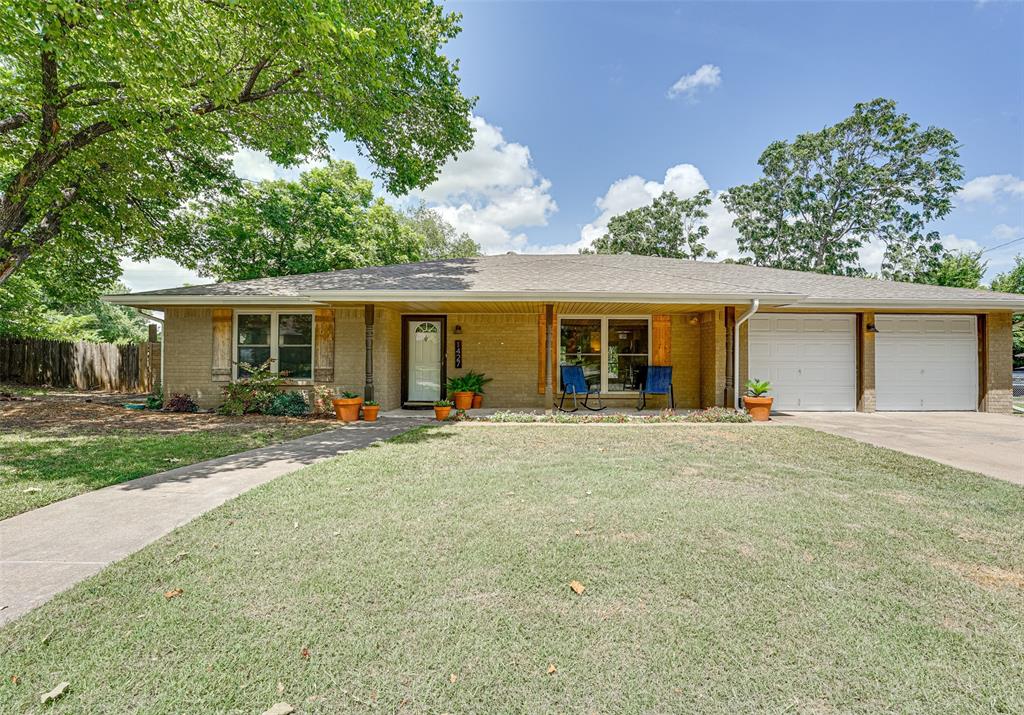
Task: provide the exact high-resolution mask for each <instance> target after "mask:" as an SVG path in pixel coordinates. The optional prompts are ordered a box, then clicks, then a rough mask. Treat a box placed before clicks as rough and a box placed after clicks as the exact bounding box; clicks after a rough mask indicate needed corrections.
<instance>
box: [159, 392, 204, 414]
mask: <svg viewBox="0 0 1024 715" xmlns="http://www.w3.org/2000/svg"><path fill="white" fill-rule="evenodd" d="M163 405H164V406H163V410H164V412H198V411H199V405H197V404H196V401H195V400H193V399H192V395H186V394H185V393H183V392H175V393H174V394H173V395H171V396H170V397H168V398H167V399H166V400H164V403H163Z"/></svg>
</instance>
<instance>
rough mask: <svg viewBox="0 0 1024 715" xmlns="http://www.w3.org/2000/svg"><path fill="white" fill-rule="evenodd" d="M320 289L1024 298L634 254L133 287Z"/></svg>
mask: <svg viewBox="0 0 1024 715" xmlns="http://www.w3.org/2000/svg"><path fill="white" fill-rule="evenodd" d="M321 291H330V292H335V291H341V292H347V291H374V292H381V291H401V292H402V294H405V293H406V291H408V296H409V297H410V299H415V297H416V294H417V293H418V292H424V291H426V292H431V293H436V292H446V293H447V292H450V293H452V294H453V298H454V297H457V296H459V295H461V296H462V297H471V296H473V295H474V294H487V293H495V292H500V293H503V294H508V293H521V294H523V298H524V299H529V298H530V295H531V294H536V295H541V294H545V293H548V294H550V293H558V294H576V293H578V294H580V295H581V297H582V296H583V295H584V294H588V295H594V294H598V293H610V294H617V295H635V296H636V298H637V300H643V297H644V296H645V295H660V296H674V295H678V296H679V298H680V299H683V298H685V297H686V296H687V295H700V296H713V295H723V296H726V295H729V296H736V295H750V296H752V297H754V296H761V297H765V296H768V297H771V296H777V297H778V298H779V301H780V302H785V299H786V298H787V297H791V298H793V299H794V301H795V302H806V303H818V302H821V303H849V304H851V305H854V304H858V303H859V304H864V305H868V304H870V303H871V302H883V301H896V302H898V301H908V302H912V303H918V302H920V303H927V302H930V301H935V302H940V303H948V302H963V303H964V304H970V303H974V302H983V303H997V304H1002V303H1005V304H1006V307H1007V308H1008V309H1013V308H1016V309H1021V308H1022V307H1024V296H1020V295H1015V294H1008V293H995V292H992V291H986V290H969V289H963V288H944V287H939V286H929V285H919V284H916V283H896V282H892V281H883V280H876V279H871V278H846V277H842V276H829V275H822V274H819V273H804V272H800V271H787V270H781V269H776V268H761V267H757V266H747V265H740V264H733V263H710V262H703V261H685V260H679V259H674V258H655V257H650V256H632V255H515V254H509V255H500V256H481V257H479V258H461V259H451V260H444V261H429V262H423V263H406V264H398V265H391V266H375V267H370V268H356V269H350V270H341V271H332V272H329V273H310V274H306V275H297V276H284V277H279V278H260V279H256V280H249V281H237V282H233V283H216V284H211V285H202V286H188V287H184V288H172V289H168V290H157V291H147V292H141V293H133V294H131V296H137V297H139V298H149V297H152V298H156V297H159V296H178V297H179V300H180V298H184V297H187V296H194V297H196V298H199V297H212V298H216V297H249V298H257V297H262V296H265V297H268V298H272V297H282V298H286V297H288V298H293V299H294V298H302V297H310V298H313V299H315V298H317V297H318V296H317V295H316V294H317V293H319V292H321ZM319 297H324V296H322V295H321V296H319ZM481 297H485V296H483V295H481ZM120 298H121V299H122V300H119V301H118V302H130V301H129V300H124V299H126V298H128V296H120ZM174 302H179V301H178V300H175V301H174ZM213 302H216V301H213Z"/></svg>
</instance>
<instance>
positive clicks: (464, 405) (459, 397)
mask: <svg viewBox="0 0 1024 715" xmlns="http://www.w3.org/2000/svg"><path fill="white" fill-rule="evenodd" d="M475 384H476V382H475V380H474V379H473V378H471V377H470V376H469V375H459V376H458V377H453V378H450V379H449V380H448V394H449V395H451V396H452V399H453V400H454V401H455V409H457V410H468V409H470V408H471V407H472V406H473V394H474V393H473V387H474V385H475Z"/></svg>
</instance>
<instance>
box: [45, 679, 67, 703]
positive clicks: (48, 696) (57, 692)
mask: <svg viewBox="0 0 1024 715" xmlns="http://www.w3.org/2000/svg"><path fill="white" fill-rule="evenodd" d="M70 687H71V683H69V682H67V681H66V680H65V681H64V682H63V683H61V684H60V685H58V686H57V687H56V688H54V689H53V690H51V691H50V692H48V693H43V694H42V695H40V696H39V702H40V703H42V704H43V705H46V704H47V703H52V702H53V701H54V700H56V699H57V698H60V697H63V695H64V693H66V692H67V691H68V688H70Z"/></svg>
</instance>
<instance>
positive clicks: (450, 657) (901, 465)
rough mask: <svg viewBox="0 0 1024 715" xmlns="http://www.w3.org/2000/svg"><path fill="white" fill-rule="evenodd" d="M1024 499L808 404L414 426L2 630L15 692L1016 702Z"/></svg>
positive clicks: (223, 705) (6, 677)
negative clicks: (846, 435) (742, 417)
mask: <svg viewBox="0 0 1024 715" xmlns="http://www.w3.org/2000/svg"><path fill="white" fill-rule="evenodd" d="M1022 524H1024V490H1022V489H1021V488H1020V487H1015V486H1012V485H1010V484H1007V483H1003V482H999V481H995V480H991V479H987V478H983V477H980V476H978V475H974V474H970V473H967V472H963V471H960V470H957V469H954V468H951V467H946V466H943V465H940V464H937V463H935V462H930V461H927V460H922V459H918V458H915V457H911V456H907V455H903V454H899V453H896V452H891V451H886V450H881V449H877V448H873V447H869V446H866V445H863V444H859V443H855V442H852V441H848V440H844V439H840V438H837V437H833V436H829V435H824V434H820V433H815V432H811V431H808V430H803V429H798V428H790V427H771V426H769V427H764V426H756V425H721V426H720V425H664V426H600V425H593V426H591V425H565V426H562V425H502V426H490V425H486V426H474V425H453V426H445V427H439V428H428V429H422V430H420V431H418V432H416V433H412V434H410V435H407V436H405V437H403V438H399V439H397V440H394V441H391V442H388V443H384V444H380V445H377V446H375V447H371V448H369V449H365V450H362V451H359V452H356V453H352V454H349V455H346V456H342V457H340V458H337V459H335V460H331V461H328V462H324V463H320V464H318V465H314V466H312V467H308V468H305V469H303V470H301V471H299V472H296V473H293V474H291V475H289V476H285V477H282V478H280V479H278V480H276V481H274V482H271V483H269V484H267V485H264V486H263V487H260V488H258V489H255V490H253V491H251V492H249V493H247V494H245V495H243V496H241V497H239V498H238V499H235V500H233V501H231V502H229V503H227V504H226V505H224V506H222V507H221V508H219V509H217V510H215V511H213V512H211V513H209V514H207V515H206V516H204V517H202V518H200V519H198V520H197V521H195V522H193V523H191V524H189V525H187V526H185V527H182V528H180V529H178V530H177V531H175V532H173V533H172V534H170V535H169V536H167V537H165V538H163V539H161V540H160V541H159V542H157V543H156V544H154V545H153V546H151V547H149V548H147V549H145V550H143V551H142V552H140V553H138V554H136V555H134V556H132V557H129V558H128V559H126V560H124V561H123V562H121V563H118V564H115V565H114V566H112V567H110V568H108V569H106V570H105V571H104V572H102V573H101V574H99V575H98V576H96V577H94V578H92V579H90V580H88V581H86V582H84V583H82V584H80V585H79V586H78V587H76V588H74V589H72V590H71V591H69V592H66V593H64V594H62V595H60V596H58V597H57V598H55V599H54V600H53V601H51V602H50V603H48V604H47V605H45V606H43V607H42V608H40V609H38V610H36V611H34V612H32V613H30V614H28V615H27V616H25V617H24V618H22V619H20V620H18V621H15V622H14V623H12V624H9V625H8V626H7V627H5V628H3V629H2V630H0V676H2V682H0V712H19V713H20V712H36V711H39V705H38V702H39V694H40V693H42V692H44V691H47V690H49V689H50V688H52V687H53V686H55V685H56V684H57V683H59V682H61V681H68V682H70V684H71V686H70V689H69V691H68V693H67V694H66V695H65V696H64V698H63V699H62V700H60V701H58V702H57V703H55V704H54V705H52V706H48V707H47V708H46V710H47V712H54V713H58V712H59V713H100V712H102V713H107V712H109V713H126V712H146V713H183V712H204V713H206V712H210V713H257V714H258V713H262V712H263V711H264V710H265V709H267V708H269V707H270V706H271V705H272V704H274V703H275V702H279V701H286V702H289V703H291V704H292V705H294V706H296V708H297V710H298V712H301V713H337V712H364V711H365V712H390V713H396V712H398V713H404V712H431V713H441V712H451V713H462V712H477V713H499V712H500V713H505V712H522V713H541V712H584V713H590V712H722V713H736V712H763V711H768V712H810V713H823V712H862V713H878V712H922V713H929V712H930V713H952V712H957V713H963V712H1007V713H1009V712H1022V711H1024V687H1022V685H1021V683H1022V676H1024V672H1022V671H1024V666H1022V664H1024V628H1022V625H1021V624H1022V620H1021V614H1022V613H1024V590H1022V589H1024V529H1022V528H1021V525H1022ZM572 580H578V581H580V582H582V583H583V584H584V585H585V587H586V590H585V591H584V592H583V594H582V595H577V594H576V593H574V592H573V591H572V590H570V588H569V583H570V581H572ZM178 588H180V589H183V593H182V594H181V595H180V596H178V597H176V598H171V599H167V598H165V596H164V594H165V592H168V591H171V590H172V589H178ZM551 665H554V666H555V668H556V672H554V673H551V674H549V673H548V670H549V667H550V666H551ZM11 676H17V678H18V683H17V684H13V683H12V681H11Z"/></svg>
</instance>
